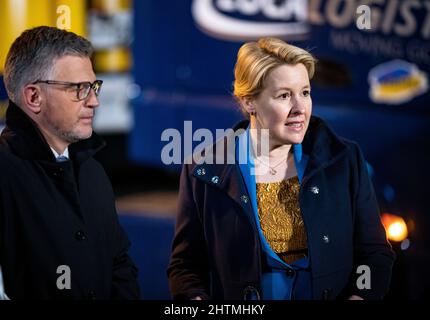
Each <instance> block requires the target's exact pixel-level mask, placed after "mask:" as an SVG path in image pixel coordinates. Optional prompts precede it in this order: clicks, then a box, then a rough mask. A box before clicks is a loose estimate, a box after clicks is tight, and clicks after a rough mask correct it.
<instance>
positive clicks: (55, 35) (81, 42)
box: [4, 26, 93, 105]
mask: <svg viewBox="0 0 430 320" xmlns="http://www.w3.org/2000/svg"><path fill="white" fill-rule="evenodd" d="M92 53H93V47H92V45H91V43H90V42H89V41H88V40H87V39H85V38H83V37H81V36H78V35H77V34H75V33H73V32H69V31H66V30H61V29H57V28H53V27H46V26H42V27H36V28H33V29H29V30H26V31H24V32H23V33H22V34H21V35H20V36H19V37H18V38H17V39H16V40H15V41H14V42H13V44H12V46H11V48H10V50H9V53H8V55H7V58H6V63H5V67H4V84H5V87H6V90H7V94H8V96H9V99H10V100H12V101H13V102H15V103H16V104H18V105H21V102H22V101H21V90H22V89H23V88H24V87H25V86H26V85H28V84H30V83H33V82H35V81H37V80H52V79H46V78H47V77H49V76H50V75H51V74H52V71H53V67H54V65H55V62H56V60H57V59H59V58H61V57H63V56H66V55H72V56H78V57H88V58H89V57H91V55H92Z"/></svg>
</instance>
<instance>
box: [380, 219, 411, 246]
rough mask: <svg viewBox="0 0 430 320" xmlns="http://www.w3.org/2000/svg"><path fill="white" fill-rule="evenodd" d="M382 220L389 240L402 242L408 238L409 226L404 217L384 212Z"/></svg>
mask: <svg viewBox="0 0 430 320" xmlns="http://www.w3.org/2000/svg"><path fill="white" fill-rule="evenodd" d="M381 220H382V224H383V225H384V227H385V231H386V232H387V238H388V240H391V241H396V242H400V241H403V240H405V239H406V237H407V236H408V227H407V226H406V223H405V220H403V218H402V217H399V216H396V215H393V214H389V213H384V214H383V215H382V217H381Z"/></svg>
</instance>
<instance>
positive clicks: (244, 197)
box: [240, 195, 249, 203]
mask: <svg viewBox="0 0 430 320" xmlns="http://www.w3.org/2000/svg"><path fill="white" fill-rule="evenodd" d="M240 200H242V202H243V203H248V200H249V199H248V196H247V195H242V196H241V197H240Z"/></svg>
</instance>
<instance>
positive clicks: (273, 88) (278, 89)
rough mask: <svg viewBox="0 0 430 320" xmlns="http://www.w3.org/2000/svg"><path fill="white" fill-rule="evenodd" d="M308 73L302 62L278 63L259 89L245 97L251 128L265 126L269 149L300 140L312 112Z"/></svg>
mask: <svg viewBox="0 0 430 320" xmlns="http://www.w3.org/2000/svg"><path fill="white" fill-rule="evenodd" d="M310 93H311V87H310V83H309V76H308V72H307V70H306V67H305V66H304V65H303V64H302V63H298V64H296V65H287V64H285V65H282V66H279V67H276V68H275V69H273V70H272V71H271V72H270V73H269V74H268V76H267V78H266V81H265V83H264V89H263V91H262V92H261V93H260V94H259V95H258V96H257V97H256V98H254V99H251V100H248V101H247V102H246V103H245V104H246V105H247V110H248V112H250V111H252V110H250V109H254V110H253V111H254V112H255V113H256V115H255V116H253V117H251V128H256V129H269V137H270V149H273V148H276V147H278V146H281V145H285V144H298V143H301V142H302V141H303V138H304V136H305V133H306V130H307V129H308V125H309V120H310V117H311V113H312V99H311V95H310Z"/></svg>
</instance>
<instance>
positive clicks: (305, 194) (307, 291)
mask: <svg viewBox="0 0 430 320" xmlns="http://www.w3.org/2000/svg"><path fill="white" fill-rule="evenodd" d="M314 70H315V60H314V58H313V57H312V56H311V55H310V54H309V53H308V52H306V51H305V50H302V49H300V48H297V47H295V46H292V45H289V44H287V43H285V42H283V41H281V40H279V39H274V38H264V39H261V40H260V41H258V43H255V42H250V43H246V44H244V45H243V46H242V47H241V48H240V50H239V53H238V58H237V63H236V67H235V82H234V94H235V96H236V98H237V99H238V101H239V103H240V105H241V107H242V110H243V112H244V113H245V114H246V115H247V116H248V117H249V121H244V122H241V123H239V124H238V125H237V126H236V128H234V130H235V133H234V135H230V136H227V137H226V138H225V139H224V140H222V141H220V142H218V143H217V144H216V145H215V146H214V150H215V157H216V160H217V161H215V160H214V159H212V158H211V157H212V154H209V153H208V154H205V158H204V160H205V162H203V163H202V161H196V162H194V163H193V164H189V165H184V167H183V172H182V175H181V183H180V192H179V212H178V217H177V224H176V233H175V238H174V241H173V247H172V255H171V260H170V265H169V268H168V270H167V271H168V276H169V281H170V288H171V292H172V295H173V297H174V298H175V299H208V298H213V299H230V300H238V299H265V300H269V299H286V300H290V299H381V298H383V296H384V295H385V294H386V292H387V290H388V287H389V282H390V277H391V269H392V264H393V260H394V254H393V252H392V250H391V247H390V245H389V243H388V242H387V239H386V236H385V231H384V228H383V226H382V225H381V222H380V219H379V211H378V205H377V201H376V198H375V194H374V191H373V188H372V185H371V182H370V180H369V177H368V174H367V171H366V165H365V161H364V159H363V156H362V154H361V152H360V149H359V148H358V146H357V145H356V144H355V143H353V142H350V141H347V140H345V139H342V138H339V137H338V136H336V135H335V134H334V133H333V132H332V131H331V130H330V129H329V128H328V127H327V126H326V124H325V123H324V122H323V121H322V120H321V119H319V118H317V117H313V116H311V111H312V100H311V96H310V92H311V86H310V82H309V81H310V79H311V78H312V77H313V74H314ZM264 133H268V135H266V136H268V141H267V139H264V136H265V134H264ZM232 137H233V138H232ZM231 139H234V140H233V141H235V143H234V146H235V149H234V151H233V152H234V158H235V160H236V161H235V163H233V164H232V163H231V162H228V161H226V160H227V158H228V156H231V150H230V153H229V150H227V151H226V152H220V151H225V146H226V145H228V141H231ZM226 142H227V143H226ZM267 149H268V150H267ZM264 150H267V151H268V152H264ZM220 154H221V157H222V159H221V160H224V161H219V160H220V159H219V158H220ZM223 154H224V155H223ZM241 159H242V160H243V159H245V160H246V161H241ZM208 160H212V161H208ZM197 163H199V164H197ZM363 266H364V267H363ZM362 270H364V272H363V271H362Z"/></svg>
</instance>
